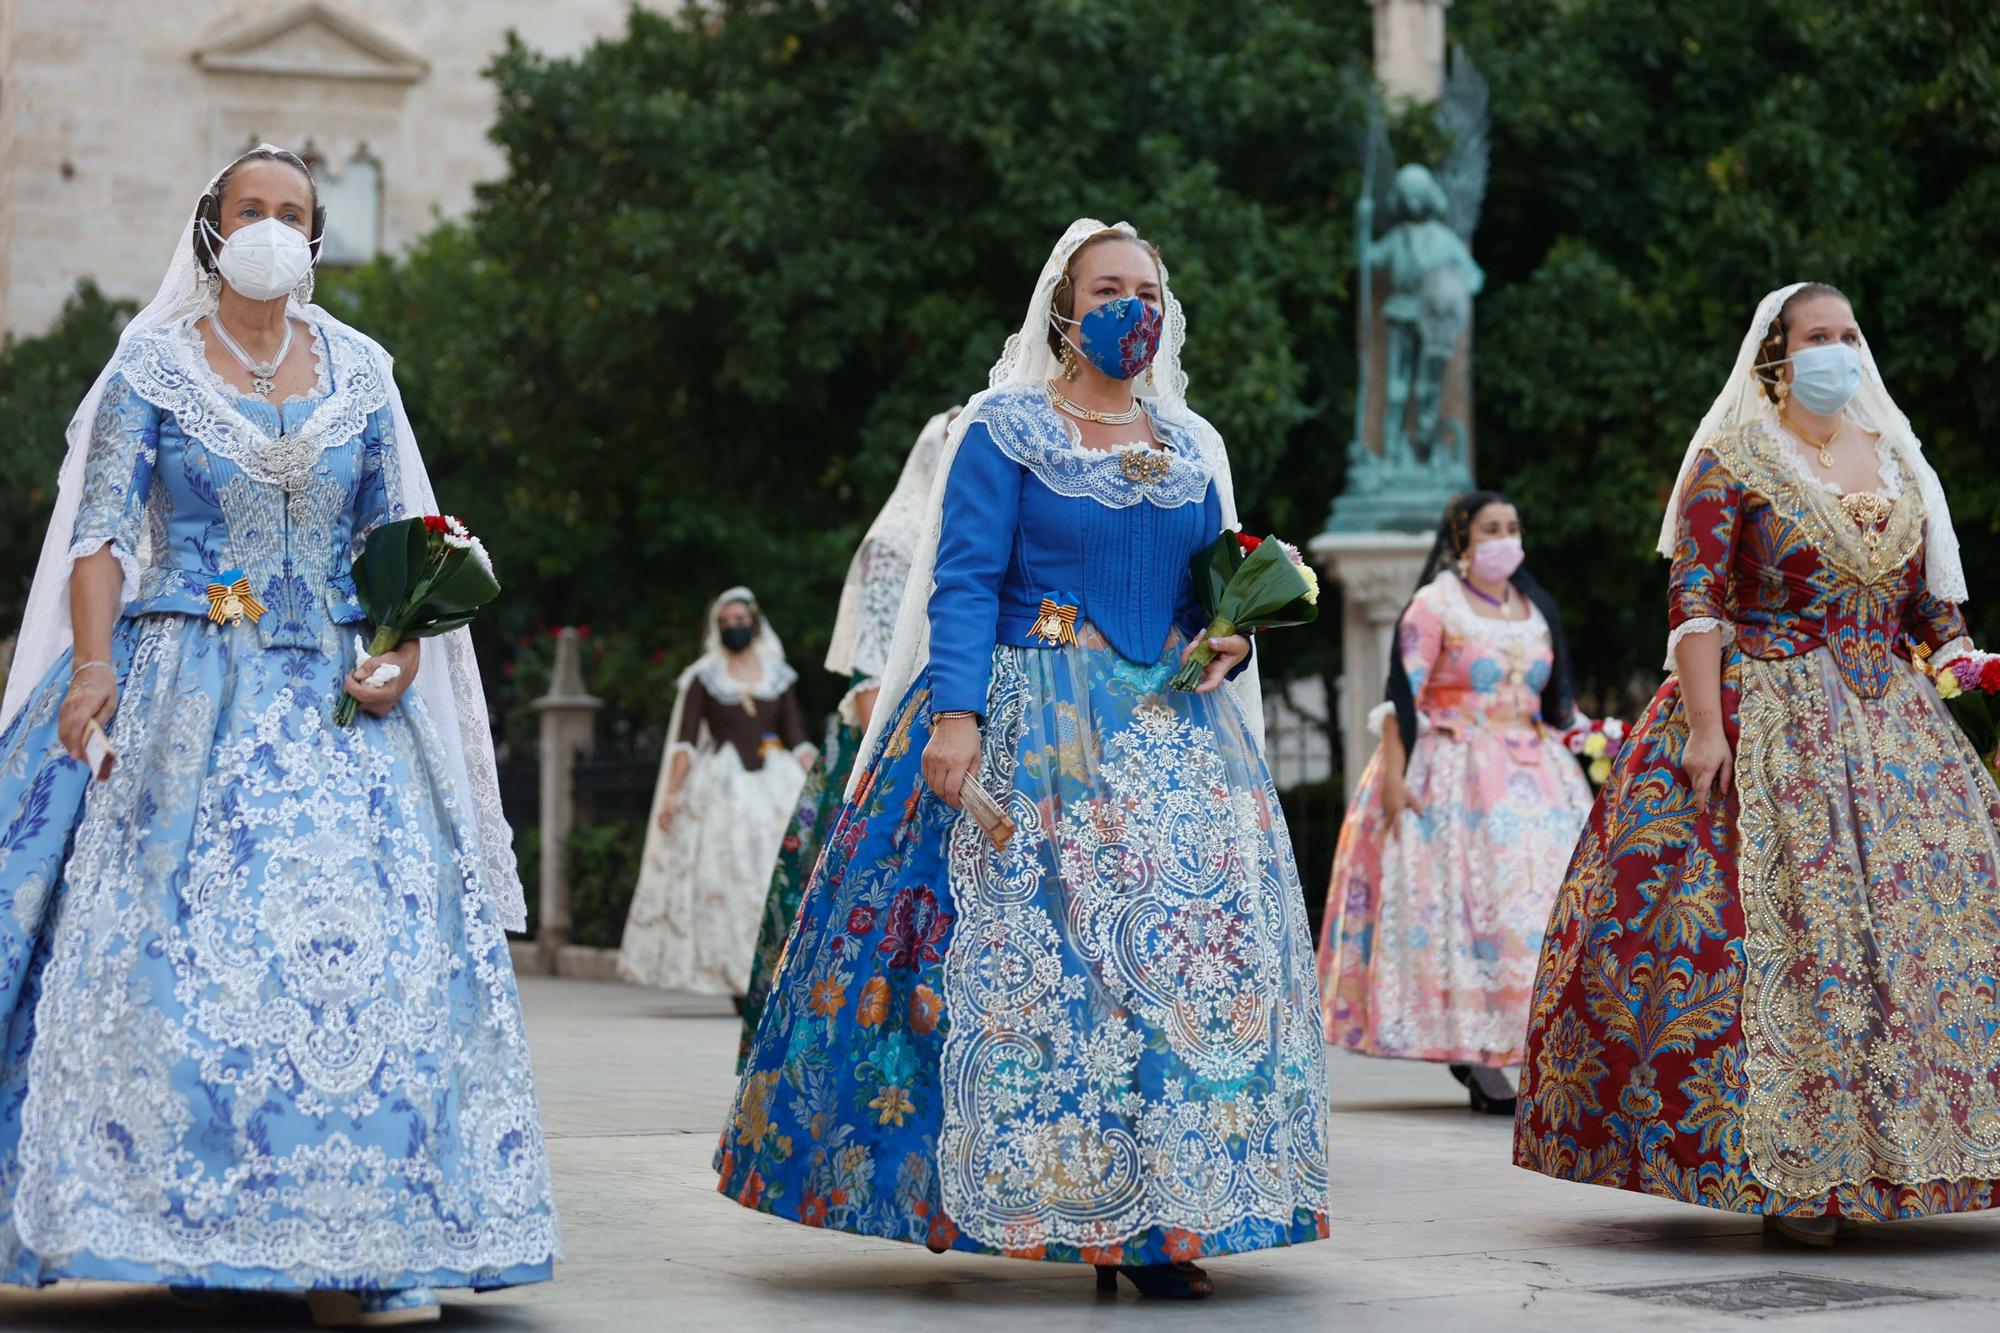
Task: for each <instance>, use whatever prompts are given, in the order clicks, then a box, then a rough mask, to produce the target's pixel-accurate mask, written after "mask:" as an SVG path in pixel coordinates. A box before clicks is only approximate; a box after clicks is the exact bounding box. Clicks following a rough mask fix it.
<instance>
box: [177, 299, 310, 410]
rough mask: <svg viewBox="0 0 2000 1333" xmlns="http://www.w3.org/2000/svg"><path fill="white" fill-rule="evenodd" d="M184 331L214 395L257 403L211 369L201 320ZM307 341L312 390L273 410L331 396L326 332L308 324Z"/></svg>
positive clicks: (194, 322) (289, 399) (294, 396)
mask: <svg viewBox="0 0 2000 1333" xmlns="http://www.w3.org/2000/svg"><path fill="white" fill-rule="evenodd" d="M209 318H211V319H212V318H214V316H212V315H211V316H209ZM293 318H297V316H293ZM187 327H188V334H189V336H190V337H192V338H193V339H194V345H195V353H196V364H197V365H199V366H200V367H201V368H202V370H204V371H206V372H207V374H208V378H209V380H210V381H211V382H212V383H213V384H214V387H215V390H216V392H217V393H221V394H227V395H229V396H231V397H234V398H238V399H241V400H243V401H246V402H253V403H254V402H258V401H260V400H259V399H257V398H255V397H253V396H251V395H249V394H246V393H244V392H243V391H242V390H241V389H238V388H237V387H236V386H235V385H233V384H231V383H230V382H229V381H228V380H226V379H224V378H222V376H221V375H219V374H217V373H216V370H215V367H214V365H212V364H211V363H210V362H209V359H208V340H207V338H205V337H204V336H203V335H202V331H201V320H199V319H195V320H192V321H190V322H189V323H188V326H187ZM306 339H307V342H306V346H307V347H309V348H310V349H311V350H312V362H313V387H312V388H311V389H309V390H307V391H306V392H305V393H295V394H291V395H289V396H288V397H285V398H283V399H280V400H279V401H278V402H275V403H272V404H271V406H272V407H275V408H278V409H280V410H282V409H284V408H287V407H290V406H291V405H292V404H294V403H310V402H314V401H317V400H318V399H321V398H324V397H326V396H327V395H328V394H330V393H332V392H333V372H332V370H331V368H330V367H329V365H328V362H327V351H326V332H325V330H323V329H322V328H320V326H319V325H317V324H313V323H310V322H308V323H307V324H306Z"/></svg>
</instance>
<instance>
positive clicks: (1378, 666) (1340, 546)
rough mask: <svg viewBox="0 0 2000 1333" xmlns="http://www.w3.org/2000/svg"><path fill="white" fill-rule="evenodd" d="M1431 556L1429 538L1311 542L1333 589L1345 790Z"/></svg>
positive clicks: (1362, 754)
mask: <svg viewBox="0 0 2000 1333" xmlns="http://www.w3.org/2000/svg"><path fill="white" fill-rule="evenodd" d="M1438 508H1439V510H1440V512H1441V511H1442V509H1443V505H1442V504H1440V505H1439V507H1438ZM1436 518H1437V515H1435V514H1433V515H1432V522H1433V523H1435V522H1436ZM1430 550H1431V538H1429V537H1427V536H1424V535H1422V534H1420V533H1410V532H1356V533H1336V532H1328V533H1323V534H1321V535H1320V536H1319V537H1316V538H1315V539H1314V540H1313V543H1312V558H1313V560H1314V562H1315V563H1317V564H1318V565H1320V566H1321V567H1322V568H1324V569H1325V570H1326V571H1327V573H1328V574H1329V575H1331V577H1332V579H1333V581H1335V582H1337V583H1338V584H1339V585H1340V594H1341V596H1340V652H1341V658H1340V662H1341V667H1340V698H1339V700H1338V707H1339V709H1340V742H1341V745H1340V753H1341V763H1342V764H1343V765H1344V771H1343V777H1344V778H1345V780H1346V782H1347V785H1348V787H1349V789H1350V790H1351V789H1352V788H1353V786H1354V784H1355V783H1356V782H1359V781H1360V780H1361V769H1362V767H1363V766H1364V765H1365V764H1367V762H1368V756H1369V755H1371V754H1373V753H1374V752H1375V744H1376V741H1375V737H1374V736H1372V735H1370V734H1369V731H1368V713H1369V711H1370V710H1371V709H1373V708H1374V707H1375V705H1376V704H1379V703H1381V702H1382V692H1383V689H1384V687H1385V686H1386V685H1387V684H1388V680H1389V653H1390V651H1391V649H1393V648H1394V646H1395V642H1396V622H1397V621H1398V620H1400V619H1401V618H1402V615H1403V608H1404V607H1405V606H1406V605H1408V604H1409V601H1410V598H1411V596H1412V595H1414V594H1415V592H1416V590H1417V577H1418V576H1419V575H1420V574H1421V573H1422V572H1423V568H1424V560H1425V559H1426V558H1427V557H1428V556H1429V555H1430Z"/></svg>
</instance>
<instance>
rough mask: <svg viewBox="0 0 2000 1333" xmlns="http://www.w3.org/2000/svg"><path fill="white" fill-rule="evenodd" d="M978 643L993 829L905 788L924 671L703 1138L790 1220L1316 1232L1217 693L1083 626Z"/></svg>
mask: <svg viewBox="0 0 2000 1333" xmlns="http://www.w3.org/2000/svg"><path fill="white" fill-rule="evenodd" d="M1080 639H1081V644H1080V646H1077V647H1070V648H1061V649H1031V648H1020V647H1009V646H1002V647H1000V648H997V649H996V650H995V652H994V667H993V676H992V684H991V687H990V689H989V693H988V700H987V711H986V718H987V720H986V725H985V727H984V745H983V754H982V758H981V764H980V771H979V780H980V782H981V783H982V784H983V785H984V786H985V787H986V789H987V790H988V791H989V792H990V793H992V794H993V795H994V797H995V798H996V799H997V800H1000V801H1001V802H1002V803H1003V804H1004V805H1005V806H1006V807H1007V808H1008V810H1009V813H1010V815H1011V817H1012V818H1013V820H1014V822H1015V825H1016V832H1015V834H1014V836H1013V838H1012V839H1011V841H1010V842H1009V844H1008V846H1007V848H1006V850H1005V851H1004V852H1001V851H999V850H996V848H995V847H994V846H993V844H992V843H991V841H990V840H989V839H988V838H987V836H986V834H985V833H984V832H983V831H982V830H981V829H980V827H979V826H978V824H977V823H976V822H974V821H973V820H972V819H971V818H970V817H969V816H962V815H960V813H959V812H958V811H955V810H953V809H951V808H950V807H948V806H946V805H944V804H943V803H942V802H941V801H939V800H938V799H937V798H936V797H935V796H933V795H932V794H931V793H930V791H929V789H928V788H927V787H926V786H925V785H924V782H923V779H922V776H921V774H920V772H919V765H920V761H921V757H922V753H923V749H924V746H925V744H926V742H927V741H928V739H929V734H928V716H929V711H930V710H929V698H930V690H929V684H928V680H927V678H924V677H920V678H919V679H918V681H917V683H916V685H915V686H914V687H913V688H912V689H911V691H910V692H909V694H908V695H907V696H905V697H904V698H903V699H902V700H901V701H900V702H899V703H898V704H897V706H896V709H895V712H894V713H893V714H892V715H891V718H890V720H889V725H888V727H887V730H886V731H885V734H884V739H883V742H882V744H881V746H880V747H879V751H878V753H877V754H876V755H875V756H874V759H873V763H872V765H871V766H870V767H869V768H867V769H866V770H865V771H864V773H863V776H862V779H861V782H860V785H859V786H858V788H857V791H856V796H855V799H854V800H853V801H852V802H851V803H850V804H848V805H847V806H846V808H845V809H844V810H843V811H842V813H841V816H840V819H839V821H838V823H837V824H836V825H835V827H834V829H833V830H832V832H831V834H830V836H829V838H828V843H827V847H826V851H825V853H824V855H823V856H822V857H821V859H820V863H819V866H818V869H817V870H816V871H815V872H814V874H813V876H812V879H811V881H810V885H809V887H808V889H807V891H806V897H805V902H804V906H803V908H802V909H801V912H800V915H799V918H798V923H797V926H796V929H795V930H794V932H793V936H792V940H791V943H790V945H789V947H788V948H787V949H786V951H785V956H784V962H783V964H782V967H781V969H780V971H779V974H778V976H777V979H776V982H775V984H774V985H773V988H772V991H771V995H770V999H769V1002H768V1004H767V1006H766V1009H765V1014H764V1021H763V1023H762V1024H761V1026H760V1027H759V1028H758V1031H757V1036H756V1041H755V1043H754V1044H753V1046H752V1049H751V1052H750V1058H749V1061H748V1063H747V1065H746V1067H745V1071H744V1075H743V1079H742V1082H741V1084H740V1086H739V1088H738V1091H737V1096H736V1102H735V1105H734V1106H733V1108H732V1109H731V1112H730V1117H729V1122H728V1124H727V1126H726V1127H725V1129H724V1132H723V1137H722V1142H721V1145H720V1147H719V1150H718V1152H717V1158H716V1168H717V1171H718V1173H719V1175H720V1181H719V1184H718V1188H719V1189H720V1190H721V1191H722V1192H723V1193H724V1194H727V1195H729V1196H730V1197H732V1198H734V1199H736V1200H737V1201H738V1202H740V1203H742V1204H743V1205H744V1206H746V1207H750V1208H755V1209H758V1210H760V1211H763V1212H767V1213H771V1214H774V1215H777V1216H781V1217H786V1218H790V1219H792V1220H794V1221H798V1222H802V1223H804V1224H806V1225H808V1226H831V1227H838V1228H841V1229H843V1230H847V1231H853V1232H858V1233H861V1234H866V1235H873V1236H881V1237H886V1238H889V1239H894V1240H904V1241H912V1242H917V1243H922V1244H928V1245H929V1246H930V1247H931V1248H932V1249H935V1250H940V1251H942V1250H944V1249H947V1248H953V1249H959V1250H967V1251H972V1252H976V1253H987V1254H1006V1255H1011V1256H1015V1257H1025V1258H1039V1259H1050V1260H1067V1261H1083V1262H1097V1263H1111V1262H1117V1263H1126V1264H1147V1263H1163V1262H1170V1261H1173V1260H1181V1259H1191V1258H1195V1257H1197V1256H1200V1255H1204V1254H1207V1255H1214V1254H1224V1253H1230V1252H1234V1251H1244V1250H1253V1249H1259V1248H1264V1247H1269V1246H1275V1245H1287V1244H1294V1243H1299V1242H1303V1241H1310V1240H1314V1239H1316V1238H1318V1237H1320V1236H1323V1235H1324V1234H1325V1232H1326V1208H1327V1168H1326V1117H1327V1101H1326V1081H1325V1066H1324V1054H1323V1048H1322V1046H1321V1043H1320V1038H1319V1025H1318V1021H1317V1009H1316V1006H1315V1004H1314V975H1313V964H1312V941H1311V938H1310V936H1309V934H1308V931H1307V927H1306V916H1305V908H1304V903H1303V900H1302V896H1301V894H1300V890H1299V880H1298V872H1297V869H1296V867H1295V865H1294V863H1293V859H1292V852H1291V847H1290V842H1289V839H1288V838H1287V836H1286V832H1285V827H1284V822H1283V818H1282V816H1281V814H1280V812H1279V808H1278V801H1277V795H1276V793H1275V791H1274V790H1273V788H1272V786H1271V780H1270V774H1269V772H1268V770H1267V769H1266V767H1265V764H1264V761H1263V758H1262V756H1261V754H1260V752H1259V750H1258V747H1257V743H1256V741H1255V740H1254V739H1253V738H1252V736H1251V735H1250V733H1249V731H1248V729H1247V727H1246V724H1245V721H1244V717H1243V713H1242V711H1241V709H1240V707H1239V705H1238V704H1237V703H1236V701H1235V699H1234V698H1233V696H1232V695H1231V694H1230V692H1229V691H1227V690H1222V691H1217V692H1216V693H1214V694H1209V695H1195V694H1182V693H1175V692H1171V691H1169V690H1168V689H1167V688H1166V680H1167V677H1168V676H1169V675H1170V674H1171V672H1172V669H1173V667H1174V665H1175V664H1176V662H1177V661H1178V651H1177V649H1176V648H1173V647H1170V648H1169V650H1168V651H1167V652H1165V653H1164V654H1163V655H1162V657H1161V659H1160V660H1159V662H1157V663H1155V664H1152V665H1150V666H1149V665H1140V664H1135V663H1130V662H1126V661H1124V660H1123V659H1121V658H1119V657H1118V656H1117V655H1116V654H1115V653H1114V652H1112V651H1111V650H1110V649H1109V648H1108V647H1107V646H1106V645H1105V644H1104V641H1103V639H1102V638H1101V636H1099V635H1097V634H1096V633H1095V632H1094V631H1092V630H1090V629H1089V628H1088V627H1087V626H1086V627H1082V630H1081V633H1080Z"/></svg>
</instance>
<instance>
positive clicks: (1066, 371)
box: [1056, 342, 1076, 380]
mask: <svg viewBox="0 0 2000 1333" xmlns="http://www.w3.org/2000/svg"><path fill="white" fill-rule="evenodd" d="M1056 357H1057V359H1058V360H1060V361H1061V362H1062V373H1063V378H1064V379H1066V380H1073V379H1075V378H1076V353H1075V352H1072V351H1071V350H1070V347H1069V344H1068V343H1067V342H1065V343H1063V344H1062V346H1061V347H1060V348H1059V349H1057V351H1056Z"/></svg>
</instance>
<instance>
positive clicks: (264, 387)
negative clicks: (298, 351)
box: [208, 315, 294, 398]
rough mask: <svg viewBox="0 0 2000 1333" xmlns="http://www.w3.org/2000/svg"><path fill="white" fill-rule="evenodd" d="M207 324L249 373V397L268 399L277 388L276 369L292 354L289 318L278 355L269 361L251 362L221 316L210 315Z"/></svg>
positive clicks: (291, 331)
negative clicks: (212, 327)
mask: <svg viewBox="0 0 2000 1333" xmlns="http://www.w3.org/2000/svg"><path fill="white" fill-rule="evenodd" d="M208 322H209V323H210V324H211V325H213V326H214V328H215V336H216V337H218V338H220V339H222V345H223V346H224V347H226V348H228V349H229V354H230V355H231V356H233V357H235V358H236V359H237V360H238V361H240V362H242V363H243V368H244V369H245V370H247V371H249V372H250V396H251V397H253V398H269V397H270V396H271V393H272V391H273V390H274V389H276V388H277V376H278V367H279V366H282V365H284V364H285V358H286V357H288V356H290V355H291V354H292V334H293V332H294V330H293V328H292V321H291V318H290V317H289V316H287V317H286V319H285V340H284V341H283V342H281V343H279V344H278V354H277V355H276V356H274V357H272V358H271V359H270V360H269V361H252V360H251V359H250V354H249V353H248V352H246V351H244V350H243V348H242V347H241V346H240V345H239V344H238V343H237V341H236V339H234V338H232V337H230V336H229V329H228V327H227V326H226V325H224V324H223V322H222V316H221V315H210V316H209V317H208Z"/></svg>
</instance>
